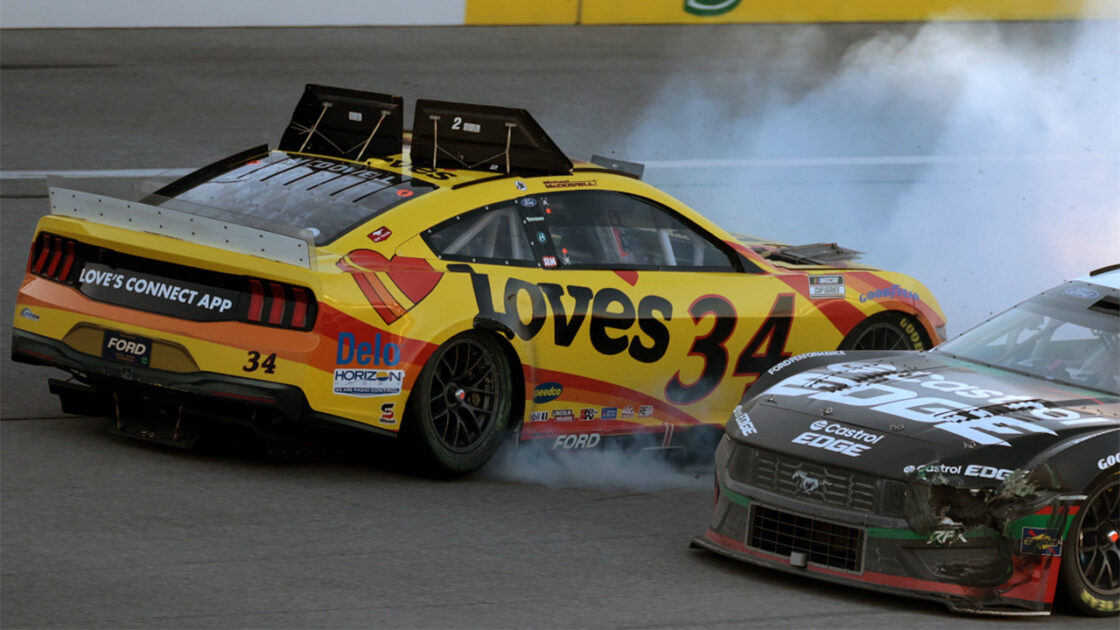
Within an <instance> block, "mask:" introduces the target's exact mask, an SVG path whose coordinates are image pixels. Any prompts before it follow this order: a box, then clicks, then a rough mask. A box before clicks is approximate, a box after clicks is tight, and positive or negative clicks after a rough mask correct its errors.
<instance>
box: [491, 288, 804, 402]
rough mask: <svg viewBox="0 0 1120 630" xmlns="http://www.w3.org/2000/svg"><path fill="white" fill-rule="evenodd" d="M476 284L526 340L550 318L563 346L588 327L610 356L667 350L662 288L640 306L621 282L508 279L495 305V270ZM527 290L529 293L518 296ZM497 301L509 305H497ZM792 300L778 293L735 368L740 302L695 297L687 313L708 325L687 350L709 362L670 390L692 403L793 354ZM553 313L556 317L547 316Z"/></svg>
mask: <svg viewBox="0 0 1120 630" xmlns="http://www.w3.org/2000/svg"><path fill="white" fill-rule="evenodd" d="M471 286H472V288H473V289H474V297H475V301H476V302H477V304H478V317H479V318H480V319H484V320H490V321H494V322H497V323H500V324H501V325H503V326H504V327H506V328H507V329H509V330H510V331H512V332H513V334H515V335H517V336H518V337H520V338H521V339H523V340H525V341H528V340H530V339H533V338H534V337H536V336H537V335H538V334H539V333H540V332H541V331H542V330H543V329H544V327H545V323H546V321H551V322H552V341H553V342H554V343H555V344H556V345H557V346H559V347H565V348H566V347H569V346H571V345H572V342H573V341H575V339H576V337H577V336H579V335H581V334H586V335H587V338H588V341H590V343H591V346H592V347H593V348H594V349H595V351H596V352H598V353H600V354H604V355H616V354H622V353H624V352H625V353H627V354H629V355H630V357H631V358H633V359H635V360H636V361H640V362H642V363H655V362H657V361H659V360H661V359H662V358H664V357H665V353H666V352H667V351H668V349H669V328H668V326H666V323H668V322H669V321H671V320H672V318H673V305H672V303H670V302H669V300H667V299H665V298H663V297H661V296H658V295H647V296H644V297H642V298H641V299H639V300H638V303H637V304H636V305H635V304H634V300H632V299H631V298H630V297H629V296H627V295H626V294H625V293H623V292H622V291H620V290H618V289H615V288H610V287H607V288H603V289H599V290H598V291H594V290H592V289H591V288H589V287H584V286H579V285H573V284H569V285H567V286H561V285H559V284H553V283H548V282H546V283H540V284H536V283H532V282H527V281H525V280H521V279H519V278H508V279H507V280H506V282H505V287H504V288H503V289H502V290H501V292H500V293H499V295H501V296H504V299H503V300H502V303H501V304H499V305H495V303H494V299H493V295H492V294H491V288H490V278H489V276H487V275H486V274H477V273H472V274H471ZM523 294H524V296H525V297H527V298H528V300H522V299H520V298H521V296H522V295H523ZM562 298H568V299H569V300H570V301H571V303H572V304H573V308H572V309H571V311H570V312H569V309H568V307H567V306H565V303H564V300H563V299H562ZM523 303H524V304H528V305H529V309H530V310H529V312H524V310H523V309H524V307H523V306H520V305H521V304H523ZM498 306H501V307H504V309H505V310H504V311H500V310H498ZM793 306H794V296H793V294H792V293H783V294H780V295H778V296H777V297H776V298H775V300H774V304H773V306H772V307H771V309H770V314H769V316H768V317H767V318H766V320H765V321H764V322H763V323H762V325H761V326H760V327H759V328H758V330H757V331H756V332H755V334H754V336H753V337H751V340H750V341H749V342H747V344H746V346H745V347H744V348H743V350H742V351H741V352H740V353H739V356H738V359H737V360H736V361H735V363H734V366H733V367H731V366H732V363H731V357H730V356H729V354H728V350H727V348H726V345H725V344H726V342H727V340H728V339H729V338H730V337H731V333H732V332H734V331H735V327H736V325H737V324H738V323H739V316H738V313H737V312H736V311H735V307H734V306H733V305H732V304H731V302H730V301H729V300H728V299H727V298H725V297H723V296H720V295H705V296H702V297H700V298H698V299H696V301H694V302H693V303H692V305H691V306H690V307H689V309H688V314H689V315H690V316H691V318H692V321H693V322H694V323H695V324H696V329H697V330H698V331H700V330H702V331H705V332H704V335H703V336H698V337H696V338H695V339H694V340H693V342H692V347H691V348H690V349H689V351H688V355H687V356H689V357H696V358H698V359H701V360H703V363H704V365H703V369H702V370H701V373H700V376H699V377H698V378H697V379H696V380H695V381H694V382H691V383H686V382H684V381H683V380H682V379H681V373H680V372H679V371H678V372H676V373H675V374H674V375H673V376H672V377H671V378H670V379H669V381H668V382H667V383H666V384H665V397H666V398H667V399H668V400H669V401H671V402H674V403H678V404H689V403H694V402H697V401H699V400H701V399H703V398H704V397H705V396H707V395H708V394H710V393H712V391H714V390H715V389H716V387H717V386H718V385H719V384H720V383H721V382H722V381H723V379H724V378H725V377H726V376H727V374H728V373H729V372H730V374H731V375H732V376H751V375H755V376H757V375H758V374H760V373H761V372H763V371H765V370H766V369H768V368H769V367H770V366H772V365H774V364H775V363H777V362H778V361H780V360H782V359H783V358H785V357H787V356H789V354H788V353H786V352H785V346H786V340H787V339H788V338H789V330H790V326H791V324H792V321H793ZM550 313H551V314H552V317H551V318H549V317H548V316H549V314H550ZM707 319H712V320H714V322H713V323H711V324H709V323H707V322H705V321H704V320H707ZM584 331H586V332H584ZM764 347H765V349H764V350H763V348H764ZM682 359H683V357H682Z"/></svg>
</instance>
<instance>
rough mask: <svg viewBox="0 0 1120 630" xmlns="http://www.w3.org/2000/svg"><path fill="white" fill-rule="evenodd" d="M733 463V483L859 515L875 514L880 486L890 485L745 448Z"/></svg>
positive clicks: (866, 477) (792, 458)
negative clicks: (881, 484)
mask: <svg viewBox="0 0 1120 630" xmlns="http://www.w3.org/2000/svg"><path fill="white" fill-rule="evenodd" d="M733 460H734V462H733V464H732V465H731V466H730V467H729V472H730V473H731V478H732V479H734V480H735V481H738V482H740V483H744V484H747V485H751V486H754V487H756V488H760V489H763V490H769V491H771V492H777V493H779V494H784V495H787V496H791V497H797V498H799V499H804V500H808V501H813V502H817V503H823V504H826V505H834V506H837V507H842V508H849V509H852V510H859V511H861V512H873V511H875V509H876V499H877V497H878V496H879V493H878V492H877V489H878V487H879V484H880V483H883V485H884V486H886V485H888V484H889V482H887V481H886V480H882V481H881V480H879V479H877V478H876V477H873V476H871V475H865V474H862V473H857V472H853V471H850V470H846V469H843V468H839V467H837V466H826V465H823V464H819V463H816V462H810V461H806V460H803V459H798V458H795V457H790V456H788V455H781V454H778V453H773V452H770V451H764V450H761V449H756V448H750V447H746V446H738V447H737V448H736V450H735V454H734V456H733ZM892 489H893V488H886V487H884V492H883V493H882V494H884V495H886V494H890V491H891V490H892ZM884 507H886V508H887V509H886V510H884V511H886V512H892V511H893V509H890V508H892V507H893V506H884ZM898 507H899V508H901V505H899V506H898Z"/></svg>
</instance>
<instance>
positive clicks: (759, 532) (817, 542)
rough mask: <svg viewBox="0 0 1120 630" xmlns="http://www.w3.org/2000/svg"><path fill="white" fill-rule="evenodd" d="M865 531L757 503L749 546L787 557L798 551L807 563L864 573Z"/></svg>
mask: <svg viewBox="0 0 1120 630" xmlns="http://www.w3.org/2000/svg"><path fill="white" fill-rule="evenodd" d="M863 542H864V532H863V530H861V529H857V528H855V527H847V526H845V525H839V524H836V523H831V522H829V521H822V520H818V519H815V518H810V517H808V516H801V515H799V514H792V513H790V512H783V511H781V510H776V509H774V508H769V507H765V506H762V505H758V504H757V503H756V504H754V505H753V506H752V508H751V520H750V527H749V529H748V535H747V546H748V547H753V548H754V549H758V550H759V551H768V552H770V553H774V554H778V555H780V556H786V557H788V556H789V555H790V554H791V553H793V552H795V551H797V552H801V553H804V554H806V556H808V561H809V562H812V563H814V564H818V565H824V566H828V567H833V568H836V569H840V570H842V571H853V572H860V571H862V570H863Z"/></svg>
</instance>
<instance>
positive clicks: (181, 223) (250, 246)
mask: <svg viewBox="0 0 1120 630" xmlns="http://www.w3.org/2000/svg"><path fill="white" fill-rule="evenodd" d="M50 199H51V214H56V215H59V216H66V217H74V218H77V219H85V220H87V221H92V222H94V223H100V224H103V225H111V226H113V227H118V228H124V229H126V230H135V231H139V232H149V233H152V234H160V235H163V236H169V237H171V238H177V239H180V240H184V241H188V242H191V243H198V244H201V245H208V246H210V247H216V248H219V249H225V250H229V251H234V252H238V253H241V254H249V255H252V256H259V257H261V258H266V259H268V260H274V261H276V262H282V263H287V264H289V265H295V266H297V267H303V268H305V269H314V264H315V240H314V238H313V237H312V235H311V232H309V231H307V230H295V229H292V228H289V227H286V226H281V225H275V224H270V223H268V222H265V221H255V222H254V224H253V225H243V224H240V223H233V222H230V221H223V220H221V219H219V218H214V217H208V216H203V215H201V214H195V213H192V212H184V211H181V210H175V209H173V208H169V207H166V206H153V205H149V204H147V203H143V202H140V201H125V200H123V199H115V198H113V197H106V196H103V195H96V194H93V193H87V192H81V191H78V190H70V189H67V188H57V187H54V188H51V189H50ZM172 201H175V200H172ZM192 209H195V210H199V211H209V212H210V213H213V214H218V213H220V212H221V211H220V210H217V209H215V208H204V207H202V206H192Z"/></svg>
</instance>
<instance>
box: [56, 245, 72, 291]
mask: <svg viewBox="0 0 1120 630" xmlns="http://www.w3.org/2000/svg"><path fill="white" fill-rule="evenodd" d="M76 249H77V245H76V244H75V243H74V241H71V240H67V241H66V258H64V259H63V263H62V269H61V270H59V272H58V275H57V276H55V278H56V279H58V280H59V281H61V282H66V280H67V279H68V278H69V277H70V269H71V268H73V267H74V260H75V259H76V258H77V254H76V252H75V250H76Z"/></svg>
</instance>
